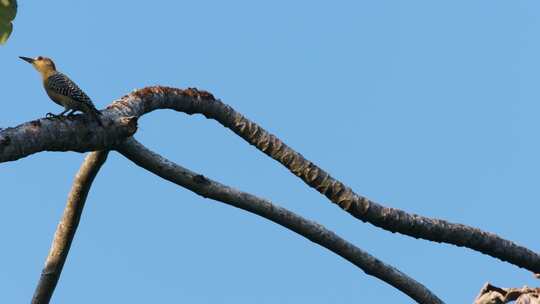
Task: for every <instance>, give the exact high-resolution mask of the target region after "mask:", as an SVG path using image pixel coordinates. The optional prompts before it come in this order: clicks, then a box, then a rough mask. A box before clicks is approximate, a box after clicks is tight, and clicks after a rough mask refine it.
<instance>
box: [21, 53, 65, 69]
mask: <svg viewBox="0 0 540 304" xmlns="http://www.w3.org/2000/svg"><path fill="white" fill-rule="evenodd" d="M20 58H21V59H22V60H24V61H26V62H28V63H30V64H32V65H33V66H34V68H35V69H36V70H38V71H39V72H41V73H47V72H52V71H56V66H55V65H54V62H53V61H52V60H51V58H47V57H42V56H38V57H36V58H28V57H20Z"/></svg>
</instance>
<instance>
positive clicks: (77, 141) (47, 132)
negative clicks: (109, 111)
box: [0, 115, 137, 163]
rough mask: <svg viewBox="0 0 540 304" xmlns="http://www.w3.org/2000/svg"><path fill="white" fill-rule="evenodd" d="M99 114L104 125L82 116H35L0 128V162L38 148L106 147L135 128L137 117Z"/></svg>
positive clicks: (21, 155) (18, 157)
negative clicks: (25, 121)
mask: <svg viewBox="0 0 540 304" xmlns="http://www.w3.org/2000/svg"><path fill="white" fill-rule="evenodd" d="M102 117H104V118H103V120H104V122H105V126H104V127H98V125H97V123H96V122H90V121H88V117H86V116H85V115H74V116H72V117H63V118H54V119H46V118H43V119H38V120H34V121H30V122H27V123H24V124H22V125H19V126H17V127H14V128H7V129H2V130H0V163H2V162H6V161H13V160H17V159H20V158H23V157H25V156H28V155H31V154H34V153H37V152H41V151H77V152H88V151H96V150H106V149H107V148H108V147H111V146H113V145H115V144H117V143H119V142H120V141H122V140H123V139H125V138H126V137H129V136H131V135H133V134H134V133H135V131H137V117H125V116H124V117H118V116H116V117H110V116H109V117H107V115H103V116H102Z"/></svg>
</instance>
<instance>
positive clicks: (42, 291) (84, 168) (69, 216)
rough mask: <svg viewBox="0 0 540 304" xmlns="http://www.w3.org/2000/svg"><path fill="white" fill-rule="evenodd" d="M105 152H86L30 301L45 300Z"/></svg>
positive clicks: (62, 265)
mask: <svg viewBox="0 0 540 304" xmlns="http://www.w3.org/2000/svg"><path fill="white" fill-rule="evenodd" d="M108 154H109V151H99V152H93V153H90V154H89V155H88V156H87V157H86V158H85V159H84V162H83V164H82V165H81V168H80V169H79V172H77V175H76V176H75V180H74V181H73V185H72V187H71V191H70V192H69V195H68V199H67V204H66V207H65V209H64V214H63V215H62V219H61V220H60V223H59V224H58V227H57V228H56V232H55V234H54V239H53V242H52V245H51V249H50V251H49V255H48V256H47V260H46V261H45V267H44V268H43V271H42V272H41V277H40V279H39V282H38V285H37V287H36V290H35V292H34V296H33V298H32V303H33V304H46V303H49V301H50V299H51V296H52V294H53V292H54V288H55V287H56V283H58V280H59V279H60V274H61V273H62V268H63V267H64V263H65V262H66V259H67V255H68V253H69V248H70V247H71V242H72V241H73V237H74V236H75V232H76V231H77V226H78V225H79V220H80V219H81V214H82V211H83V208H84V203H85V202H86V197H87V195H88V192H89V191H90V187H91V186H92V182H93V181H94V178H95V177H96V175H97V173H98V172H99V169H100V168H101V166H102V165H103V164H104V163H105V161H106V160H107V155H108Z"/></svg>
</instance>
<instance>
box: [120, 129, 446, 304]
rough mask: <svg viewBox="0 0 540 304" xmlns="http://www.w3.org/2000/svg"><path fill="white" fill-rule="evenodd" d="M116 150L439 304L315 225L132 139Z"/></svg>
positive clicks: (421, 289)
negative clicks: (187, 167) (212, 178)
mask: <svg viewBox="0 0 540 304" xmlns="http://www.w3.org/2000/svg"><path fill="white" fill-rule="evenodd" d="M117 150H118V151H119V152H120V153H121V154H122V155H124V156H125V157H127V158H128V159H130V160H131V161H133V162H134V163H136V164H137V165H139V166H141V167H143V168H144V169H146V170H148V171H150V172H152V173H154V174H156V175H157V176H160V177H162V178H164V179H166V180H168V181H170V182H172V183H175V184H177V185H179V186H182V187H184V188H187V189H189V190H191V191H193V192H195V193H197V194H199V195H201V196H203V197H205V198H211V199H214V200H217V201H221V202H224V203H226V204H229V205H232V206H234V207H237V208H240V209H244V210H246V211H249V212H252V213H255V214H257V215H260V216H261V217H264V218H267V219H269V220H271V221H273V222H275V223H277V224H280V225H282V226H284V227H286V228H288V229H290V230H292V231H294V232H296V233H298V234H300V235H302V236H304V237H306V238H308V239H309V240H311V241H312V242H314V243H317V244H319V245H321V246H323V247H325V248H327V249H329V250H330V251H332V252H334V253H336V254H338V255H340V256H341V257H343V258H344V259H346V260H348V261H349V262H351V263H352V264H354V265H356V266H358V267H359V268H360V269H362V270H363V271H364V272H365V273H367V274H369V275H372V276H374V277H377V278H379V279H381V280H382V281H384V282H386V283H388V284H390V285H392V286H394V287H395V288H397V289H399V290H400V291H402V292H403V293H405V294H407V295H408V296H409V297H411V298H413V299H414V300H415V301H417V302H418V303H443V302H442V301H441V300H440V299H439V298H437V296H435V295H434V294H433V293H432V292H431V291H429V289H427V288H426V287H425V286H423V285H422V284H420V283H419V282H417V281H415V280H414V279H413V278H411V277H409V276H407V275H406V274H404V273H402V272H401V271H399V270H397V269H396V268H394V267H392V266H390V265H387V264H385V263H384V262H382V261H380V260H378V259H377V258H375V257H374V256H372V255H370V254H369V253H366V252H364V251H362V250H361V249H359V248H358V247H356V246H354V245H353V244H351V243H349V242H347V241H346V240H344V239H342V238H341V237H339V236H338V235H336V234H335V233H333V232H332V231H330V230H328V229H326V228H325V227H324V226H322V225H320V224H317V223H316V222H313V221H309V220H307V219H305V218H303V217H301V216H299V215H297V214H295V213H293V212H291V211H289V210H287V209H285V208H283V207H279V206H276V205H274V204H272V203H271V202H269V201H268V200H265V199H262V198H259V197H256V196H254V195H252V194H249V193H246V192H241V191H238V190H236V189H233V188H231V187H228V186H225V185H223V184H220V183H218V182H215V181H213V180H210V179H208V178H206V177H204V176H203V175H200V174H197V173H195V172H192V171H190V170H188V169H185V168H183V167H181V166H179V165H177V164H175V163H173V162H171V161H169V160H167V159H165V158H163V157H162V156H160V155H158V154H156V153H154V152H152V151H150V150H148V149H147V148H146V147H144V146H143V145H142V144H140V143H139V142H137V141H136V140H135V139H132V138H130V139H127V140H126V142H125V143H124V144H122V145H120V146H118V147H117Z"/></svg>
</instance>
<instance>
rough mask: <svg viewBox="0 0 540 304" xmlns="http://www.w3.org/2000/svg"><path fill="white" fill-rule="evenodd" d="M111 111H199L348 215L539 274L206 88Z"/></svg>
mask: <svg viewBox="0 0 540 304" xmlns="http://www.w3.org/2000/svg"><path fill="white" fill-rule="evenodd" d="M108 109H109V110H108V111H114V112H116V113H117V115H124V116H137V117H139V116H141V115H144V114H145V113H148V112H151V111H153V110H156V109H173V110H176V111H180V112H184V113H187V114H194V113H200V114H203V115H204V116H206V117H207V118H211V119H214V120H216V121H218V122H219V123H220V124H222V125H223V126H225V127H227V128H229V129H230V130H232V131H233V132H235V133H236V134H238V135H239V136H240V137H242V138H243V139H245V140H246V141H247V142H248V143H250V144H251V145H253V146H255V147H256V148H257V149H259V150H260V151H262V152H264V153H265V154H267V155H268V156H270V157H272V158H273V159H275V160H277V161H278V162H280V163H281V164H282V165H283V166H285V167H286V168H287V169H289V170H290V171H291V172H292V173H294V174H295V175H297V176H298V177H300V178H301V179H302V180H303V181H304V182H305V183H306V184H308V185H309V186H310V187H312V188H313V189H315V190H317V191H318V192H320V193H321V194H324V195H325V196H326V197H328V198H329V199H330V200H331V201H332V202H334V203H335V204H337V205H338V206H340V207H341V208H342V209H343V210H345V211H347V212H348V213H350V214H351V215H353V216H354V217H356V218H358V219H360V220H362V221H364V222H369V223H371V224H373V225H375V226H378V227H381V228H383V229H385V230H389V231H391V232H399V233H402V234H405V235H409V236H412V237H415V238H422V239H426V240H430V241H435V242H443V243H449V244H454V245H457V246H463V247H468V248H470V249H474V250H476V251H479V252H482V253H484V254H487V255H490V256H492V257H495V258H498V259H501V260H503V261H507V262H509V263H512V264H514V265H517V266H519V267H523V268H525V269H528V270H530V271H532V272H534V273H540V255H539V254H537V253H535V252H534V251H531V250H529V249H527V248H525V247H523V246H520V245H517V244H516V243H514V242H511V241H509V240H505V239H503V238H501V237H499V236H497V235H496V234H492V233H488V232H484V231H482V230H480V229H476V228H473V227H470V226H466V225H461V224H455V223H450V222H447V221H444V220H440V219H433V218H428V217H423V216H420V215H416V214H410V213H407V212H405V211H402V210H399V209H394V208H388V207H384V206H382V205H379V204H377V203H375V202H373V201H371V200H369V199H367V198H365V197H363V196H361V195H358V194H356V193H354V191H352V189H351V188H349V187H347V186H346V185H345V184H343V183H342V182H340V181H338V180H336V179H335V178H333V177H332V176H330V174H328V173H327V172H326V171H324V170H323V169H321V168H319V167H318V166H317V165H315V164H314V163H312V162H310V161H309V160H307V159H305V158H304V157H303V156H302V155H301V154H300V153H298V152H296V151H294V150H293V149H292V148H290V147H289V146H287V145H286V144H285V143H283V142H282V141H281V140H280V139H279V138H277V137H276V136H275V135H272V134H270V133H268V132H267V131H266V130H264V129H263V128H262V127H260V126H259V125H257V124H256V123H254V122H252V121H250V120H249V119H247V118H246V117H244V116H243V115H242V114H240V113H238V112H236V111H235V110H234V109H233V108H232V107H230V106H228V105H226V104H224V103H223V102H221V101H220V100H217V99H215V98H214V97H213V96H212V95H211V94H210V93H207V92H204V91H197V90H196V89H187V90H180V89H175V88H168V87H149V88H145V89H141V90H138V91H135V92H133V93H132V94H130V95H127V96H124V97H123V98H122V99H121V100H119V101H117V102H115V103H113V104H112V105H110V106H109V107H108Z"/></svg>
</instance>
